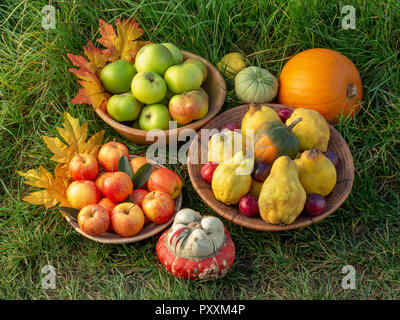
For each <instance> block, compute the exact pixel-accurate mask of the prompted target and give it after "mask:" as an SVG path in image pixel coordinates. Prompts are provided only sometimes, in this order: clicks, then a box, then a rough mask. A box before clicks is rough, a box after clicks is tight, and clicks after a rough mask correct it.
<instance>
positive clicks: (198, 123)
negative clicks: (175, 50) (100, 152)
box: [95, 50, 226, 136]
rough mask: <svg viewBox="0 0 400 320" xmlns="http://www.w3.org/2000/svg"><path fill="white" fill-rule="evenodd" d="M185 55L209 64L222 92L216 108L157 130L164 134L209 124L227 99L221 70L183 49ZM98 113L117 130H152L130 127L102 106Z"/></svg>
mask: <svg viewBox="0 0 400 320" xmlns="http://www.w3.org/2000/svg"><path fill="white" fill-rule="evenodd" d="M181 52H182V54H183V56H184V57H185V58H196V59H200V60H201V61H203V62H204V63H205V65H206V66H207V70H208V72H210V71H209V69H211V70H213V73H214V74H215V75H216V77H217V79H218V81H217V83H218V84H219V86H220V89H219V90H220V92H221V94H220V95H219V96H218V98H217V103H216V104H215V106H216V107H215V108H213V109H212V110H209V112H208V113H207V115H206V116H205V117H204V118H202V119H199V120H196V121H194V122H191V123H189V124H187V125H185V126H182V127H178V128H176V129H172V130H160V129H157V131H162V132H164V134H165V135H166V136H169V135H178V134H179V133H180V132H181V131H184V130H187V129H198V128H200V127H202V126H203V125H205V124H207V123H208V122H209V121H210V120H211V119H213V118H214V117H215V116H216V115H217V114H218V112H219V111H220V110H221V108H222V106H223V105H224V101H225V97H226V83H225V79H224V77H223V76H222V74H221V73H220V72H219V70H218V69H217V68H216V67H215V66H214V65H213V64H212V63H210V62H209V61H208V60H206V59H204V58H202V57H200V56H198V55H196V54H194V53H192V52H189V51H184V50H181ZM95 111H96V113H97V114H98V116H99V117H100V118H101V119H103V121H104V122H106V123H107V124H108V125H110V126H111V127H112V128H113V129H115V130H117V131H124V132H127V133H129V134H131V135H135V136H147V133H148V132H149V131H151V130H142V129H136V128H133V127H129V126H126V125H124V124H122V123H121V122H118V121H116V120H114V119H112V118H111V117H110V116H109V115H108V114H107V112H104V111H103V110H101V109H100V108H97V109H96V110H95Z"/></svg>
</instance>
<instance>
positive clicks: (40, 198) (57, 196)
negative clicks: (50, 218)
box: [17, 166, 69, 209]
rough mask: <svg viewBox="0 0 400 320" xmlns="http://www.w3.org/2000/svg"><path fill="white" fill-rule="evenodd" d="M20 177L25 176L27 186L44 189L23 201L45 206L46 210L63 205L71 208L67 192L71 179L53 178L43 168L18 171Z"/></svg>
mask: <svg viewBox="0 0 400 320" xmlns="http://www.w3.org/2000/svg"><path fill="white" fill-rule="evenodd" d="M17 173H18V174H19V175H20V176H23V177H24V178H25V179H26V181H24V182H25V184H27V185H30V186H33V187H37V188H42V189H43V190H40V191H36V192H32V193H31V194H29V195H27V196H26V197H24V198H23V199H22V200H24V201H27V202H29V203H33V204H37V205H41V204H43V205H44V206H45V207H46V209H49V208H51V207H54V206H56V205H57V204H61V205H62V206H67V207H68V206H69V203H68V200H67V196H66V192H67V188H68V185H69V179H68V178H66V177H57V176H56V177H55V178H54V177H53V175H52V174H51V173H50V172H48V171H47V170H46V169H45V168H43V167H42V166H39V169H37V170H33V169H31V170H28V171H27V172H22V171H17Z"/></svg>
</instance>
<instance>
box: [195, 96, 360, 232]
mask: <svg viewBox="0 0 400 320" xmlns="http://www.w3.org/2000/svg"><path fill="white" fill-rule="evenodd" d="M264 105H265V104H264ZM267 105H268V106H270V107H271V108H273V109H275V110H279V108H281V107H285V106H283V105H279V104H267ZM249 106H250V105H248V104H247V105H242V106H239V107H236V108H232V109H230V110H228V111H225V112H223V113H221V114H220V115H218V116H217V117H215V118H214V119H213V120H211V121H210V122H209V123H208V124H207V125H205V126H204V127H203V128H202V129H213V128H216V129H218V130H219V128H220V127H221V126H222V125H224V124H225V123H227V122H234V123H236V124H239V125H240V124H241V121H242V118H243V116H244V114H245V113H246V112H247V110H248V108H249ZM329 128H330V131H331V138H330V140H329V145H328V150H329V151H333V152H335V153H336V154H337V155H338V157H339V159H340V165H339V168H338V169H337V183H336V186H335V188H334V189H333V191H332V192H331V193H330V194H329V195H328V196H327V197H326V200H327V208H326V211H325V212H324V213H323V214H321V215H320V216H317V217H310V216H306V215H304V214H301V215H300V216H298V217H297V219H296V220H295V221H294V222H293V223H291V224H289V225H274V224H270V223H267V222H265V221H264V220H262V219H261V218H260V217H254V218H249V217H246V216H245V215H243V214H241V213H240V211H239V208H238V206H237V205H236V206H228V205H225V204H223V203H222V202H219V201H218V200H216V199H215V197H214V194H213V191H212V189H211V186H210V184H208V183H207V182H205V181H204V180H203V178H202V177H201V174H200V168H201V161H200V157H201V152H207V150H208V146H207V145H201V139H198V137H199V136H200V132H199V133H198V135H197V136H196V138H194V139H193V141H192V144H191V145H190V148H189V155H188V157H189V158H188V171H189V176H190V180H191V181H192V184H193V186H194V188H195V190H196V191H197V193H198V194H199V195H200V197H201V198H202V199H203V200H204V201H205V202H206V203H207V204H208V205H209V206H210V207H211V208H212V209H213V210H214V211H215V212H216V213H218V214H219V215H221V216H222V217H224V218H226V219H228V220H230V221H232V222H234V223H236V224H238V225H241V226H243V227H246V228H250V229H254V230H260V231H282V230H292V229H297V228H301V227H305V226H308V225H311V224H313V223H316V222H318V221H321V220H323V219H325V218H326V217H328V216H329V215H330V214H332V213H333V212H334V211H335V210H336V209H337V208H339V207H340V205H341V204H342V203H343V202H344V201H345V200H346V198H347V197H348V195H349V194H350V191H351V188H352V186H353V180H354V163H353V157H352V155H351V152H350V149H349V147H348V145H347V143H346V141H345V140H344V139H343V137H342V136H341V135H340V133H339V132H337V131H336V129H335V128H333V127H332V126H331V125H329ZM196 149H197V150H196ZM196 151H197V152H196ZM206 154H207V153H206ZM195 163H199V164H195Z"/></svg>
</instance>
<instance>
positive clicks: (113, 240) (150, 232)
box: [64, 155, 182, 244]
mask: <svg viewBox="0 0 400 320" xmlns="http://www.w3.org/2000/svg"><path fill="white" fill-rule="evenodd" d="M134 157H135V156H132V155H131V156H130V159H133V158H134ZM148 161H149V162H150V163H152V164H153V165H154V166H155V167H156V168H163V167H164V166H163V165H161V164H159V163H157V162H154V161H152V160H148ZM181 206H182V193H181V194H180V195H179V197H177V198H176V199H174V207H175V209H174V214H173V215H172V217H171V219H169V220H168V222H166V223H164V224H156V223H153V222H148V223H146V224H145V225H144V227H143V229H142V230H140V232H139V233H137V234H136V235H134V236H132V237H122V236H120V235H118V234H116V233H114V232H104V233H103V234H101V235H99V236H91V235H90V234H87V233H86V232H84V231H82V229H81V228H79V225H78V221H77V220H75V219H71V218H70V217H69V216H66V215H64V217H65V219H67V221H68V223H69V224H70V225H71V226H72V228H74V229H75V231H77V232H78V233H80V234H81V235H83V236H84V237H86V238H88V239H91V240H93V241H97V242H101V243H106V244H122V243H132V242H137V241H141V240H144V239H147V238H150V237H152V236H154V235H156V234H157V233H159V232H161V231H163V230H164V229H166V228H167V227H168V226H169V225H170V224H171V223H172V221H174V218H175V215H176V213H177V212H178V211H179V210H180V209H181Z"/></svg>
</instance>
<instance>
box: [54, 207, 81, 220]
mask: <svg viewBox="0 0 400 320" xmlns="http://www.w3.org/2000/svg"><path fill="white" fill-rule="evenodd" d="M58 209H59V210H60V211H62V212H64V213H65V214H66V215H67V216H68V217H70V218H71V219H72V220H78V213H79V210H78V209H75V208H71V207H58Z"/></svg>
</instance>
